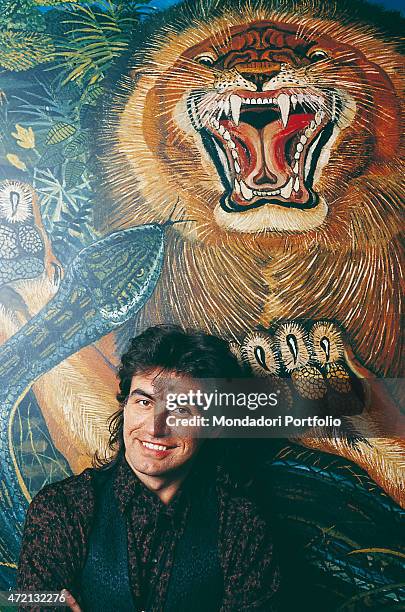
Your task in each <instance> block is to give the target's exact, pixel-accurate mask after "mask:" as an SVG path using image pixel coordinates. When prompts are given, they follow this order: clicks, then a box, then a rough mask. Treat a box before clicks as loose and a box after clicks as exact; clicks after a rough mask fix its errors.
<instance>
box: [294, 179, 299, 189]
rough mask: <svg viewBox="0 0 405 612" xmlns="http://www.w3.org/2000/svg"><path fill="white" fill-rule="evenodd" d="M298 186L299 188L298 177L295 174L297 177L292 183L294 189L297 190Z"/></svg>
mask: <svg viewBox="0 0 405 612" xmlns="http://www.w3.org/2000/svg"><path fill="white" fill-rule="evenodd" d="M299 188H300V179H299V178H298V176H297V178H296V179H295V183H294V191H298V190H299Z"/></svg>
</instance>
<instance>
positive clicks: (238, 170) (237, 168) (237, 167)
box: [234, 160, 240, 174]
mask: <svg viewBox="0 0 405 612" xmlns="http://www.w3.org/2000/svg"><path fill="white" fill-rule="evenodd" d="M234 165H235V172H236V173H237V174H240V166H239V164H238V162H237V161H236V160H235V164H234Z"/></svg>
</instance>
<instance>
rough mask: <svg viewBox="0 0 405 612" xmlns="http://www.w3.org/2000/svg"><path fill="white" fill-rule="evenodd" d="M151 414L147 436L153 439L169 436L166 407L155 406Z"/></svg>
mask: <svg viewBox="0 0 405 612" xmlns="http://www.w3.org/2000/svg"><path fill="white" fill-rule="evenodd" d="M153 412H154V413H153V415H152V418H151V419H150V421H149V434H150V435H152V436H154V437H155V438H162V437H164V436H167V435H169V433H170V427H169V426H168V424H167V422H166V419H167V416H168V414H169V413H168V412H167V410H166V407H158V406H156V407H155V409H154V411H153Z"/></svg>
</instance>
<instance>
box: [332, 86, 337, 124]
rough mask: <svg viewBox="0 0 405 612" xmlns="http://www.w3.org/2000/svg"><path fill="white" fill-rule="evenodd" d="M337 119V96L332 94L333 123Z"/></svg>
mask: <svg viewBox="0 0 405 612" xmlns="http://www.w3.org/2000/svg"><path fill="white" fill-rule="evenodd" d="M335 119H336V96H335V94H334V93H333V94H332V121H334V120H335Z"/></svg>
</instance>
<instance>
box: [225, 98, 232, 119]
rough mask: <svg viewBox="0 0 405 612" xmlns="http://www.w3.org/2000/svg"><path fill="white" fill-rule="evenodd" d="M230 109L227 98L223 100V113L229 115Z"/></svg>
mask: <svg viewBox="0 0 405 612" xmlns="http://www.w3.org/2000/svg"><path fill="white" fill-rule="evenodd" d="M230 110H231V104H230V102H229V98H227V99H226V100H225V102H224V113H225V115H226V117H228V116H229V112H230Z"/></svg>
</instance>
